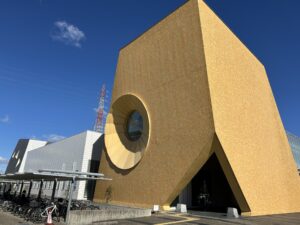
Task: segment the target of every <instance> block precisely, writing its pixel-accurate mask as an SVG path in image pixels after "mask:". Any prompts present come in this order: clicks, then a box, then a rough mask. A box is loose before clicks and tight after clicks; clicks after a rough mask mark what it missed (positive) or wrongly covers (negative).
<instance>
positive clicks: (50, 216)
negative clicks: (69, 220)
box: [45, 209, 54, 225]
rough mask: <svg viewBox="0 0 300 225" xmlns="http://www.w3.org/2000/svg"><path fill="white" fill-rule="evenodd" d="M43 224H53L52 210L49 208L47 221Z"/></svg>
mask: <svg viewBox="0 0 300 225" xmlns="http://www.w3.org/2000/svg"><path fill="white" fill-rule="evenodd" d="M45 225H54V224H53V222H52V212H51V209H49V210H48V215H47V223H46V224H45Z"/></svg>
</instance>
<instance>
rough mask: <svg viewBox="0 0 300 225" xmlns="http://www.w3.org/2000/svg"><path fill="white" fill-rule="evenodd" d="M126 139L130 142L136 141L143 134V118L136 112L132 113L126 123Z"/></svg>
mask: <svg viewBox="0 0 300 225" xmlns="http://www.w3.org/2000/svg"><path fill="white" fill-rule="evenodd" d="M126 133H127V137H128V139H129V140H131V141H137V140H138V139H139V138H140V137H141V136H142V133H143V117H142V115H141V114H140V113H139V112H138V111H133V112H132V113H131V114H130V115H129V117H128V121H127V128H126Z"/></svg>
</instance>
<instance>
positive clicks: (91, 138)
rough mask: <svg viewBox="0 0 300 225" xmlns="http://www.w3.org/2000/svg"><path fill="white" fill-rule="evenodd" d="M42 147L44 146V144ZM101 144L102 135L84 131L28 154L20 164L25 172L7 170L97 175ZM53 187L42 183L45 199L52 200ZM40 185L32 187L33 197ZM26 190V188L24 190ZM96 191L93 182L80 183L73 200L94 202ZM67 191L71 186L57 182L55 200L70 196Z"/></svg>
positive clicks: (50, 183) (35, 183)
mask: <svg viewBox="0 0 300 225" xmlns="http://www.w3.org/2000/svg"><path fill="white" fill-rule="evenodd" d="M30 141H32V140H30ZM19 142H20V141H19ZM19 142H18V144H19ZM40 144H41V145H42V143H40ZM102 144H103V137H102V135H101V134H100V133H98V132H94V131H85V132H83V133H80V134H77V135H74V136H72V137H69V138H66V139H63V140H61V141H58V142H54V143H48V144H47V143H44V145H42V146H41V147H38V148H35V149H31V150H30V151H28V150H27V151H25V152H26V153H27V155H26V156H27V157H26V158H24V157H23V160H21V161H22V162H21V164H22V163H24V169H23V170H22V171H20V170H19V171H12V170H8V171H7V172H9V173H14V172H37V171H38V170H39V169H52V170H68V171H79V172H98V169H99V163H100V157H101V150H102ZM17 146H18V145H17ZM16 149H17V147H16ZM15 152H16V151H15ZM15 152H14V153H13V157H12V159H13V158H14V154H15ZM14 162H15V160H14ZM10 163H11V162H9V165H8V169H9V166H10ZM13 165H15V164H14V163H13V162H12V168H13ZM53 183H54V182H43V192H42V193H43V194H42V196H44V195H46V196H51V194H52V188H53ZM39 185H40V182H34V183H33V187H32V190H31V194H33V195H34V194H35V195H37V194H38V191H39ZM27 188H28V187H25V189H27ZM94 188H95V182H94V181H79V182H77V183H76V184H75V188H74V191H73V199H92V198H93V194H94ZM68 190H69V182H67V181H65V182H63V181H61V182H58V183H57V186H56V193H55V197H62V198H65V197H66V196H67V195H68Z"/></svg>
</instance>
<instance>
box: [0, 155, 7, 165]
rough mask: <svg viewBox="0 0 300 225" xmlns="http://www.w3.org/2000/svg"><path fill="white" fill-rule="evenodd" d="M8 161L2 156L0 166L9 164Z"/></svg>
mask: <svg viewBox="0 0 300 225" xmlns="http://www.w3.org/2000/svg"><path fill="white" fill-rule="evenodd" d="M7 163H8V160H7V159H6V158H4V157H2V156H0V165H3V164H7Z"/></svg>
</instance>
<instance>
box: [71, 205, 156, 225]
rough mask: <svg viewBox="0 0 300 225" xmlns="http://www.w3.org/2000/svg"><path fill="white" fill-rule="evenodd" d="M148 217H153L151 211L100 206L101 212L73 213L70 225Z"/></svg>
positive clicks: (84, 211)
mask: <svg viewBox="0 0 300 225" xmlns="http://www.w3.org/2000/svg"><path fill="white" fill-rule="evenodd" d="M147 216H151V209H142V208H131V207H124V206H115V205H100V210H82V211H77V210H76V211H71V212H70V223H69V224H72V225H85V224H94V223H97V222H102V221H108V220H119V219H130V218H139V217H147Z"/></svg>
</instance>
